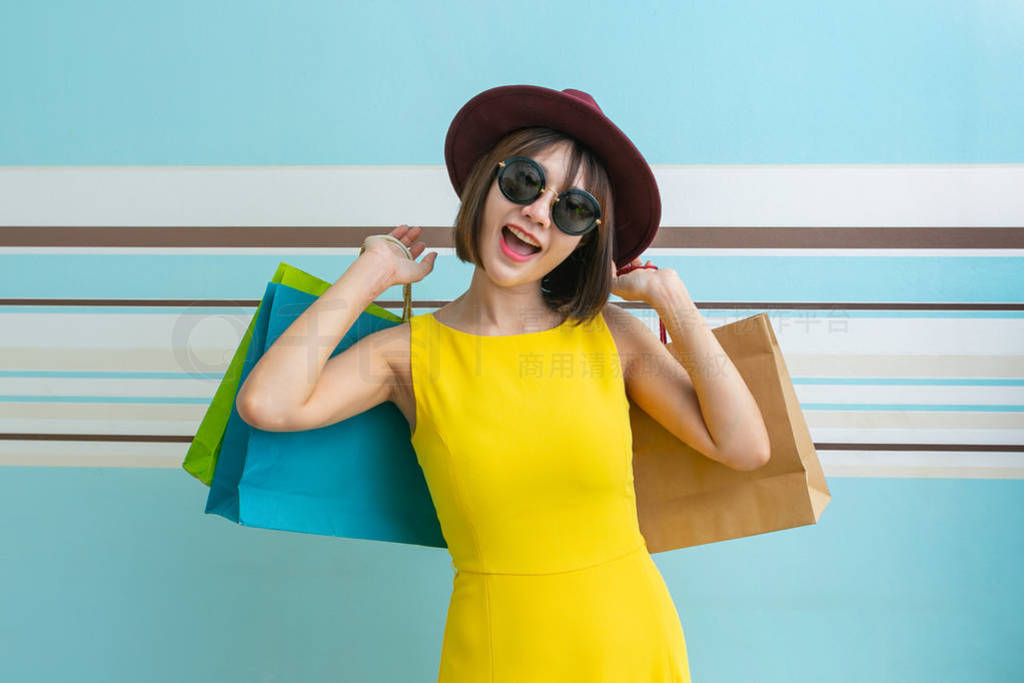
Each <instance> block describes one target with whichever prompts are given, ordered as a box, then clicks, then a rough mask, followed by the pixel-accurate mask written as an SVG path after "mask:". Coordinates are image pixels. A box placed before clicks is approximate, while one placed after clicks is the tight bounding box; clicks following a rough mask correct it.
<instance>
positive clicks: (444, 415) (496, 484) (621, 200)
mask: <svg viewBox="0 0 1024 683" xmlns="http://www.w3.org/2000/svg"><path fill="white" fill-rule="evenodd" d="M445 159H446V163H447V166H448V172H449V176H450V178H451V180H452V183H453V185H454V187H455V191H456V193H458V194H459V196H460V199H461V200H462V204H461V207H460V210H459V214H458V217H457V219H456V228H455V244H456V254H457V255H458V257H459V258H460V259H461V260H463V261H466V262H471V263H474V264H475V266H476V267H475V270H474V272H473V277H472V281H471V284H470V286H469V289H468V290H467V291H466V292H464V293H463V294H462V295H461V296H459V297H458V298H457V299H455V300H454V301H452V302H451V303H449V304H447V305H446V306H443V307H441V308H440V309H438V310H437V311H435V312H433V313H425V314H420V315H416V316H412V317H411V318H410V320H409V321H408V322H407V323H403V324H400V325H395V326H393V327H390V328H388V329H386V330H382V331H379V332H376V333H374V334H370V335H367V336H365V337H363V338H362V339H360V340H359V341H358V342H356V343H355V344H353V345H352V346H351V347H349V348H348V349H346V350H345V351H344V352H342V353H340V354H337V355H336V356H334V357H331V358H328V356H329V355H330V353H331V351H332V350H333V349H334V348H335V347H336V345H337V343H338V341H339V340H340V339H341V338H342V337H343V336H344V334H345V333H346V332H347V330H348V329H349V327H350V326H351V325H352V323H353V322H354V321H355V319H356V318H357V317H358V316H359V314H360V312H361V311H363V310H364V309H365V308H366V307H367V306H368V305H369V304H370V303H371V302H372V301H373V300H374V299H375V298H376V297H378V296H379V295H380V294H381V293H382V292H383V291H384V290H386V289H387V288H389V287H391V286H392V285H395V284H401V283H411V282H417V281H419V280H421V279H423V278H424V277H425V276H426V275H427V274H429V273H430V272H432V270H433V266H434V261H435V259H436V252H432V253H430V254H428V255H427V256H426V257H424V258H422V259H420V258H419V257H420V256H422V255H423V252H424V251H425V249H426V247H425V245H424V244H423V243H422V242H421V241H419V240H418V237H419V235H420V229H419V228H417V227H413V228H408V227H407V226H405V225H402V226H399V227H398V228H396V229H395V230H393V231H391V233H390V234H389V235H387V236H372V237H370V238H368V239H367V240H366V243H365V244H364V251H363V252H362V253H361V254H360V256H359V257H358V258H357V259H356V261H355V262H354V263H353V264H352V265H351V266H350V267H349V268H348V270H346V271H345V273H344V274H343V275H342V276H341V278H339V279H338V281H337V282H336V283H335V284H334V285H333V286H332V287H331V288H330V289H328V290H327V291H326V292H325V293H324V294H323V295H322V296H320V297H319V299H317V301H315V302H314V303H313V304H312V305H311V306H310V307H309V308H308V309H307V310H306V311H305V312H304V313H303V314H302V315H301V316H300V317H299V318H298V319H296V321H295V322H294V323H292V325H291V326H290V327H289V328H288V329H287V330H286V331H285V332H284V333H283V334H282V335H281V337H280V338H279V339H278V340H277V341H276V342H275V343H274V344H273V346H271V348H270V349H268V350H267V352H266V353H265V354H264V356H263V357H262V358H261V360H260V361H259V363H258V364H257V365H256V367H255V368H254V369H253V370H252V372H251V373H250V374H249V377H248V378H247V380H246V382H245V384H244V385H243V387H242V388H241V390H240V391H239V394H238V399H237V403H238V408H239V412H240V414H241V416H242V417H243V419H245V421H246V422H249V423H250V424H252V425H254V426H256V427H259V428H261V429H266V430H271V431H292V430H304V429H315V428H318V427H323V426H326V425H329V424H333V423H335V422H338V421H340V420H344V419H347V418H349V417H351V416H353V415H356V414H359V413H361V412H363V411H365V410H368V409H370V408H372V407H373V406H376V405H378V404H380V403H382V402H383V401H387V400H390V401H393V402H394V403H395V404H396V405H397V406H398V408H399V409H400V410H401V412H402V413H403V414H404V415H405V416H406V418H407V419H408V421H409V424H410V429H411V434H412V436H411V440H412V445H413V447H414V449H415V451H416V455H417V460H418V462H419V464H420V466H421V467H422V468H423V472H424V475H425V477H426V481H427V485H428V488H429V490H430V494H431V498H432V500H433V502H434V505H435V508H436V510H437V514H438V519H439V521H440V523H441V528H442V531H443V533H444V536H445V540H446V542H447V544H448V549H449V552H450V553H451V556H452V560H453V567H454V568H455V569H456V573H455V576H454V579H453V590H452V594H451V600H450V603H449V607H448V615H447V621H446V623H445V631H444V640H443V644H442V651H441V666H440V673H439V681H451V682H454V681H458V682H464V681H503V682H504V681H507V682H510V683H512V682H514V683H523V682H527V681H529V682H531V683H540V682H545V681H551V682H554V681H558V682H559V683H566V682H570V681H587V682H591V681H615V682H619V681H621V682H624V683H625V682H627V681H628V682H630V683H634V682H641V681H644V682H647V681H659V682H663V681H689V680H690V673H689V664H688V660H687V653H686V645H685V641H684V636H683V630H682V626H681V624H680V621H679V616H678V613H677V612H676V609H675V606H674V604H673V602H672V598H671V596H670V594H669V592H668V590H667V588H666V586H665V583H664V581H663V579H662V577H661V575H660V573H659V572H658V569H657V567H656V565H655V564H654V562H653V560H652V559H651V556H650V554H649V553H648V552H647V547H646V543H645V541H644V538H643V536H642V534H641V533H640V529H639V524H638V521H637V512H636V500H635V497H634V491H633V474H632V444H631V432H630V422H629V405H628V401H627V395H628V396H629V397H630V398H631V399H632V400H633V401H634V402H635V403H636V404H637V405H638V406H639V407H640V408H642V409H643V410H645V411H646V412H648V413H649V414H650V415H651V416H652V417H653V418H654V419H656V420H657V421H658V422H659V423H661V424H662V425H664V426H665V428H666V429H668V430H669V431H671V432H672V433H673V434H675V435H676V436H677V437H678V438H680V439H681V440H683V441H685V442H687V443H689V444H691V445H692V446H693V447H694V448H696V449H697V450H699V451H700V452H702V453H704V454H706V455H707V456H708V457H710V458H713V459H715V460H719V461H721V462H723V463H725V464H727V465H729V466H730V467H734V468H737V469H753V468H756V467H759V466H760V465H761V464H763V463H764V462H765V461H766V460H767V453H768V437H767V431H766V430H765V428H764V424H763V422H762V420H761V415H760V412H759V410H758V408H757V405H756V403H755V401H754V399H753V397H752V396H751V394H750V393H749V391H748V390H747V388H746V385H745V384H744V383H743V380H742V378H741V377H740V376H739V373H738V372H737V371H736V369H735V367H734V366H733V365H732V363H731V362H730V361H729V360H728V357H727V356H726V355H725V353H724V352H723V351H722V349H721V347H720V346H719V345H718V343H717V342H716V341H715V338H714V335H713V334H712V333H711V331H710V330H709V329H708V328H707V327H706V326H705V325H704V324H703V320H702V319H701V317H700V314H699V312H698V311H697V309H696V307H695V306H694V305H693V302H692V301H691V300H690V299H689V296H688V294H687V292H686V289H685V287H684V286H683V284H682V282H681V281H680V280H679V277H678V276H677V274H676V273H675V272H674V271H673V270H671V269H660V270H656V269H644V268H643V267H640V259H639V257H638V256H639V254H640V253H641V252H642V251H643V250H644V249H645V248H646V247H647V245H649V244H650V243H651V241H652V240H653V238H654V234H655V232H656V231H657V227H658V221H659V219H660V200H659V195H658V190H657V185H656V183H655V180H654V177H653V174H652V173H651V170H650V168H649V166H648V165H647V163H646V161H645V160H644V159H643V157H642V156H641V155H640V153H639V152H638V151H637V150H636V148H635V147H634V146H633V144H632V143H631V142H630V141H629V139H628V138H627V137H626V136H625V134H623V133H622V132H621V131H620V130H619V129H618V128H617V127H616V126H615V125H614V124H613V123H612V122H611V121H610V120H608V119H607V118H606V117H605V116H604V114H603V113H602V112H601V110H600V108H599V107H598V106H597V104H596V102H594V100H593V98H591V97H590V96H589V95H588V94H586V93H583V92H581V91H578V90H563V91H561V92H559V91H555V90H549V89H547V88H539V87H535V86H505V87H500V88H494V89H491V90H488V91H486V92H483V93H481V94H479V95H477V96H476V97H474V98H473V99H471V100H470V101H469V102H468V103H467V104H466V105H465V106H464V107H463V108H462V109H461V110H460V111H459V113H458V114H457V115H456V117H455V119H454V120H453V122H452V124H451V127H450V128H449V131H448V136H447V139H446V144H445ZM649 263H650V262H648V264H649ZM626 264H631V265H633V266H636V267H640V269H637V270H633V271H632V272H629V273H628V274H622V275H619V276H616V275H615V274H614V272H615V268H616V267H617V266H618V267H620V268H621V267H622V266H625V265H626ZM609 292H611V293H614V294H616V295H618V296H621V297H622V298H624V299H629V300H637V301H646V302H647V303H649V304H651V305H652V306H653V307H654V308H655V309H656V310H657V312H658V313H659V315H660V316H661V318H662V320H664V321H666V323H667V327H668V330H669V333H670V334H671V336H672V339H673V343H674V345H675V347H676V348H677V349H685V353H682V352H678V353H677V355H679V356H680V357H681V358H683V359H684V360H685V361H686V362H687V363H688V367H686V368H684V367H683V365H681V364H680V362H679V361H677V360H676V358H674V357H673V354H672V353H670V352H669V351H668V350H667V348H666V346H665V345H664V344H662V343H661V342H659V341H658V339H657V338H656V337H655V336H654V335H653V334H652V333H651V332H650V331H649V330H648V329H647V327H646V326H645V325H644V324H643V323H642V322H640V321H639V320H638V319H637V318H636V317H634V316H633V315H632V314H630V313H628V312H627V311H625V310H623V309H622V308H620V307H618V306H616V305H614V304H611V303H608V301H607V299H608V294H609ZM311 361H312V362H311ZM709 369H713V372H709ZM691 375H692V376H693V377H692V378H691Z"/></svg>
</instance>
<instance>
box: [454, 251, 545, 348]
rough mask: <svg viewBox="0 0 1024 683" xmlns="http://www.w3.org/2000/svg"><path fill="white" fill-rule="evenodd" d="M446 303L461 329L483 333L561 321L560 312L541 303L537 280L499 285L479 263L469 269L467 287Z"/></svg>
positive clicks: (516, 330)
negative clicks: (471, 271) (469, 276)
mask: <svg viewBox="0 0 1024 683" xmlns="http://www.w3.org/2000/svg"><path fill="white" fill-rule="evenodd" d="M450 306H451V312H452V317H453V318H456V319H457V321H458V323H459V324H461V326H462V327H463V329H466V328H468V329H474V330H478V331H479V332H481V333H484V334H489V333H498V334H519V333H522V332H536V331H540V330H546V329H549V328H551V327H553V326H555V325H557V324H558V323H559V322H561V316H560V315H559V314H558V313H557V312H555V311H552V310H551V309H550V308H549V307H548V305H547V304H546V303H544V297H543V295H542V294H541V291H540V280H535V281H533V282H525V283H523V284H520V285H512V286H509V287H502V286H499V285H496V284H494V282H492V281H491V279H490V278H489V277H488V276H487V273H485V272H484V271H483V269H481V268H480V267H479V266H477V267H476V268H475V269H474V270H473V279H472V281H471V282H470V285H469V289H468V290H466V291H465V292H464V293H463V294H462V295H461V296H460V297H458V298H457V299H455V300H454V301H453V302H452V303H451V304H450Z"/></svg>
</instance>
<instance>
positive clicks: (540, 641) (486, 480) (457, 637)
mask: <svg viewBox="0 0 1024 683" xmlns="http://www.w3.org/2000/svg"><path fill="white" fill-rule="evenodd" d="M410 326H411V339H410V361H411V369H412V381H413V392H414V394H415V397H416V428H415V432H414V433H413V435H412V445H413V448H414V449H415V451H416V457H417V460H418V461H419V464H420V466H421V467H422V468H423V473H424V476H425V478H426V482H427V486H428V489H429V490H430V495H431V498H432V499H433V502H434V506H435V508H436V510H437V515H438V520H439V521H440V524H441V530H442V532H443V534H444V537H445V540H446V542H447V544H448V551H449V553H450V554H451V558H452V566H453V568H454V569H455V576H454V578H453V580H452V584H453V588H452V594H451V599H450V602H449V604H448V615H447V619H446V622H445V628H444V640H443V643H442V647H441V665H440V672H439V676H438V681H439V683H477V682H480V683H484V682H487V683H548V682H550V683H556V682H557V683H576V682H580V683H583V682H585V683H655V682H657V683H668V682H672V683H678V682H680V681H685V682H687V683H688V682H689V681H690V672H689V663H688V660H687V654H686V644H685V640H684V636H683V630H682V626H681V624H680V622H679V615H678V614H677V612H676V608H675V605H674V603H673V602H672V597H671V595H670V594H669V592H668V588H667V587H666V585H665V582H664V580H663V579H662V576H661V573H660V572H659V571H658V568H657V566H656V565H655V564H654V561H653V560H652V559H651V556H650V554H649V553H648V551H647V545H646V542H645V540H644V537H643V535H642V534H641V533H640V526H639V522H638V520H637V512H636V499H635V495H634V491H633V460H632V432H631V431H630V425H629V404H628V401H627V398H626V392H625V384H624V382H623V378H622V373H621V366H620V363H619V356H618V351H617V350H616V346H615V341H614V339H613V338H612V335H611V331H610V330H609V329H608V326H607V323H606V321H605V319H604V316H603V314H599V315H598V316H597V317H596V318H594V319H593V320H591V321H589V322H587V323H583V324H582V325H580V326H576V325H575V324H574V322H573V321H568V320H567V321H566V322H564V323H562V324H561V325H559V326H558V327H555V328H552V329H550V330H544V331H540V332H528V333H524V334H516V335H507V336H483V335H474V334H469V333H466V332H461V331H459V330H456V329H454V328H451V327H448V326H446V325H444V324H442V323H441V322H439V321H438V320H437V319H436V318H435V317H434V315H433V314H432V313H424V314H420V315H415V316H413V317H412V318H411V319H410Z"/></svg>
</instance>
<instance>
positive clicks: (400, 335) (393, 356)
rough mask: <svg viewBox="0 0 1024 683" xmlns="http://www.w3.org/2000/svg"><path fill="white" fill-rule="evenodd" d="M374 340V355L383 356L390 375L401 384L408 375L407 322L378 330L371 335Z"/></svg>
mask: <svg viewBox="0 0 1024 683" xmlns="http://www.w3.org/2000/svg"><path fill="white" fill-rule="evenodd" d="M369 336H371V337H373V339H374V345H375V347H376V348H375V351H376V353H378V354H380V355H381V356H383V358H384V360H386V361H387V364H388V367H389V368H390V369H391V373H392V375H394V376H395V378H396V379H397V380H398V381H399V382H401V380H402V379H403V378H405V377H408V375H409V372H410V370H409V341H410V338H411V337H410V327H409V322H408V321H406V322H403V323H399V324H397V325H392V326H390V327H386V328H384V329H383V330H378V331H376V332H374V333H372V334H371V335H369Z"/></svg>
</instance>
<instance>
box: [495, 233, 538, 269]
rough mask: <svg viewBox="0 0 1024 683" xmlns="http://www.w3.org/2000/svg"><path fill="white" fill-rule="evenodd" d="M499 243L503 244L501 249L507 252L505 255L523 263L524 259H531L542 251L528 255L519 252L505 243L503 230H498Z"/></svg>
mask: <svg viewBox="0 0 1024 683" xmlns="http://www.w3.org/2000/svg"><path fill="white" fill-rule="evenodd" d="M498 243H499V244H500V245H501V251H502V252H503V253H504V254H505V256H508V257H509V258H510V259H512V260H513V261H518V262H519V263H522V262H523V261H529V260H530V259H532V258H533V257H534V256H536V255H537V254H539V253H540V251H535V252H533V253H532V254H528V255H523V254H517V253H516V252H514V251H512V250H511V249H509V247H508V245H507V244H506V243H505V233H504V232H501V231H499V232H498Z"/></svg>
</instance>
